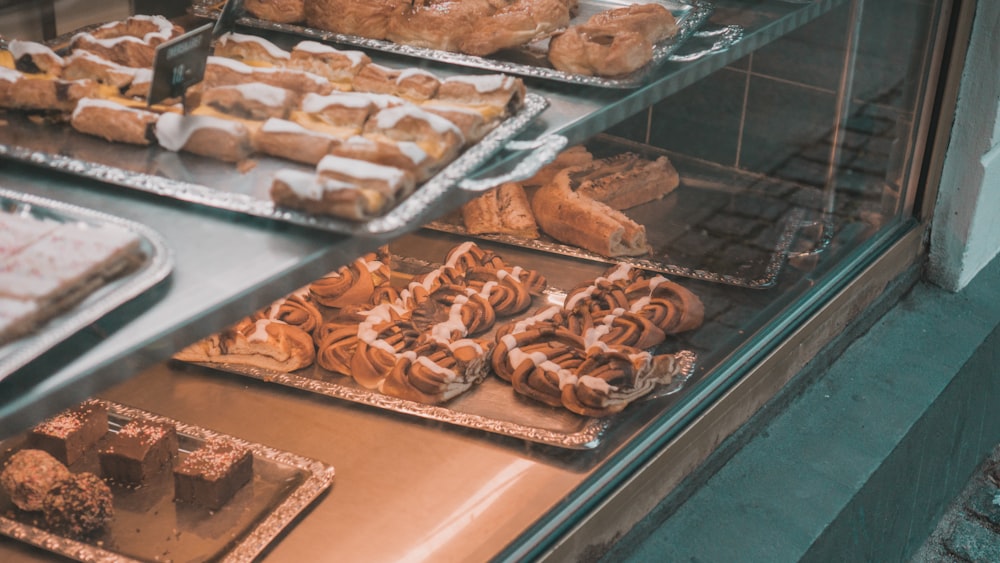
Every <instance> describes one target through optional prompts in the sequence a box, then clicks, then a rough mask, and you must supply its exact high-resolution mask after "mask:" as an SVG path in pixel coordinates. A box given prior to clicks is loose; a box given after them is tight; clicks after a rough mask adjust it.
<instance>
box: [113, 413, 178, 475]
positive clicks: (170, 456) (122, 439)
mask: <svg viewBox="0 0 1000 563" xmlns="http://www.w3.org/2000/svg"><path fill="white" fill-rule="evenodd" d="M98 457H99V458H100V461H101V472H102V474H103V476H104V478H105V479H108V480H109V481H113V482H115V483H118V484H120V485H127V486H131V487H138V486H140V485H142V484H144V483H146V482H147V481H148V480H149V479H150V478H152V477H154V476H155V475H157V474H158V473H159V472H160V471H162V470H163V469H164V468H166V467H170V466H171V464H172V462H173V460H174V458H175V457H177V429H176V428H174V426H173V425H172V424H161V423H158V422H151V421H148V420H140V419H136V420H131V421H129V422H128V423H126V424H125V425H124V426H122V427H121V430H119V431H118V433H117V434H114V435H112V436H111V437H110V438H109V439H108V440H107V441H106V442H105V444H104V445H103V446H102V447H101V449H100V450H98Z"/></svg>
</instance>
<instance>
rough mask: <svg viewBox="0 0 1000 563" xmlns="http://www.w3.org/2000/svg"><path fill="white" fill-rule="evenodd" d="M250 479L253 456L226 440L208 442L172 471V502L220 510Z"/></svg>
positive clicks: (248, 451)
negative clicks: (173, 500)
mask: <svg viewBox="0 0 1000 563" xmlns="http://www.w3.org/2000/svg"><path fill="white" fill-rule="evenodd" d="M251 478H253V454H252V453H251V452H250V450H248V449H246V448H244V447H242V446H239V445H237V444H235V443H233V442H231V441H229V440H224V439H214V440H209V441H208V442H206V443H205V444H204V445H202V446H201V447H200V448H198V449H197V450H195V451H193V452H191V454H190V455H188V456H187V457H186V458H185V459H184V460H183V461H182V462H181V463H180V464H179V465H178V466H177V467H175V468H174V499H175V500H177V501H179V502H183V503H189V504H194V505H198V506H204V507H206V508H209V509H211V510H218V509H219V508H222V506H223V505H225V504H226V503H227V502H229V499H230V498H232V496H233V495H234V494H236V491H238V490H239V489H240V488H241V487H243V486H244V485H246V484H247V483H248V482H249V481H250V479H251Z"/></svg>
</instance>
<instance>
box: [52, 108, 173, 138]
mask: <svg viewBox="0 0 1000 563" xmlns="http://www.w3.org/2000/svg"><path fill="white" fill-rule="evenodd" d="M158 118H159V115H158V114H156V113H153V112H151V111H145V110H141V109H134V108H130V107H126V106H123V105H121V104H118V103H115V102H112V101H108V100H102V99H97V98H84V99H82V100H80V101H79V102H77V104H76V108H75V109H74V110H73V113H72V116H71V118H70V125H72V127H73V129H76V130H77V131H79V132H81V133H86V134H88V135H94V136H96V137H101V138H102V139H104V140H106V141H114V142H119V143H129V144H132V145H149V144H151V143H153V142H154V141H155V140H156V135H155V134H154V128H155V127H156V121H157V119H158Z"/></svg>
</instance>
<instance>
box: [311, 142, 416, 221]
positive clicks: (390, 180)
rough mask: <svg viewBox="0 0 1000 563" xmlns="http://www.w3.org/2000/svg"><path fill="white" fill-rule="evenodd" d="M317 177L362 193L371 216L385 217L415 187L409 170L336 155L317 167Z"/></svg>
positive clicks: (324, 158) (328, 156) (324, 160)
mask: <svg viewBox="0 0 1000 563" xmlns="http://www.w3.org/2000/svg"><path fill="white" fill-rule="evenodd" d="M316 174H317V176H318V177H319V178H321V179H324V180H333V181H335V182H343V183H345V184H346V185H348V186H353V187H354V188H355V189H357V190H358V191H360V192H361V194H362V196H363V197H364V198H365V211H366V213H367V215H378V214H381V213H383V212H384V211H385V210H387V209H388V208H389V206H391V205H393V204H394V203H396V202H397V201H399V200H400V199H402V198H404V197H406V196H407V195H409V194H410V193H411V192H412V191H413V188H414V187H415V182H414V178H413V175H412V174H410V173H409V172H407V171H406V170H402V169H399V168H395V167H392V166H384V165H381V164H373V163H371V162H366V161H363V160H356V159H352V158H344V157H340V156H335V155H327V156H325V157H323V160H320V161H319V164H317V165H316Z"/></svg>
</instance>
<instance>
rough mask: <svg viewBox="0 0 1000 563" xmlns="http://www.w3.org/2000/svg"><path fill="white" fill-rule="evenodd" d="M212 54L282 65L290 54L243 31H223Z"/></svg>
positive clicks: (248, 61) (251, 62) (288, 58)
mask: <svg viewBox="0 0 1000 563" xmlns="http://www.w3.org/2000/svg"><path fill="white" fill-rule="evenodd" d="M213 54H214V55H215V56H217V57H228V58H230V59H236V60H238V61H243V62H245V63H250V64H258V65H259V64H261V63H266V64H269V65H273V66H283V65H285V64H286V63H288V62H289V60H290V59H291V57H292V55H291V53H289V52H288V51H285V50H284V49H282V48H280V47H278V46H277V45H275V44H274V43H271V42H270V41H268V40H267V39H264V38H263V37H259V36H257V35H246V34H243V33H225V34H223V35H222V36H220V37H219V38H218V39H217V40H216V41H215V49H214V50H213Z"/></svg>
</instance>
